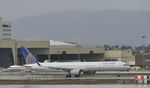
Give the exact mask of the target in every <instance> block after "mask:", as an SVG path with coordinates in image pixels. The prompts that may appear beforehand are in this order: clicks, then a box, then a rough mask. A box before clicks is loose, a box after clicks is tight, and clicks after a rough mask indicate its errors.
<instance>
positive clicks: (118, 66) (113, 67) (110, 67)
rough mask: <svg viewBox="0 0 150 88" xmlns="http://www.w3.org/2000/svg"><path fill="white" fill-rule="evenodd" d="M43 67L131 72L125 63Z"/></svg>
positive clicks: (85, 63)
mask: <svg viewBox="0 0 150 88" xmlns="http://www.w3.org/2000/svg"><path fill="white" fill-rule="evenodd" d="M40 65H41V67H49V68H54V69H70V70H75V69H79V70H82V71H123V70H130V66H128V65H127V64H126V63H124V62H53V63H40Z"/></svg>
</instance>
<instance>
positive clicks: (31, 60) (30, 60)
mask: <svg viewBox="0 0 150 88" xmlns="http://www.w3.org/2000/svg"><path fill="white" fill-rule="evenodd" d="M21 51H22V54H23V56H24V59H25V62H26V64H38V66H40V64H39V62H38V61H37V59H36V58H35V57H34V56H33V55H32V54H31V53H30V51H29V50H28V49H27V48H26V47H24V46H23V47H21Z"/></svg>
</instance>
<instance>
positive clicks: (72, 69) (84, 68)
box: [21, 47, 131, 77]
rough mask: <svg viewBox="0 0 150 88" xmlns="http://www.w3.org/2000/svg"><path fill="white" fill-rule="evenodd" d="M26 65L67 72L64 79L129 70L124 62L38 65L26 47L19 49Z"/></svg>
mask: <svg viewBox="0 0 150 88" xmlns="http://www.w3.org/2000/svg"><path fill="white" fill-rule="evenodd" d="M21 51H22V53H23V56H24V59H25V62H26V65H25V66H31V67H32V66H33V67H37V66H38V67H41V68H45V67H46V68H51V69H57V70H63V71H65V72H67V74H66V77H71V76H72V75H74V77H80V74H81V73H84V74H86V73H91V74H95V73H96V71H129V70H130V69H131V68H130V66H129V65H128V64H126V63H124V62H115V61H114V62H112V61H111V62H47V63H40V62H38V60H37V59H36V58H35V57H34V56H33V55H32V54H31V53H30V51H29V50H28V49H27V48H26V47H21Z"/></svg>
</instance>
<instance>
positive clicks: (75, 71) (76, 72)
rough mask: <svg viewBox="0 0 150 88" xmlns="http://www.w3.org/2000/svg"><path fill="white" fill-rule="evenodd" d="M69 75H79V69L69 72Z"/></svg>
mask: <svg viewBox="0 0 150 88" xmlns="http://www.w3.org/2000/svg"><path fill="white" fill-rule="evenodd" d="M70 74H72V75H80V69H75V70H71V71H70Z"/></svg>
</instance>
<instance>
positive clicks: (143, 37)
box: [141, 36, 147, 68]
mask: <svg viewBox="0 0 150 88" xmlns="http://www.w3.org/2000/svg"><path fill="white" fill-rule="evenodd" d="M141 38H142V39H143V53H142V56H143V57H142V59H143V68H144V67H145V66H144V64H145V61H144V60H145V59H144V51H145V42H144V39H145V38H147V37H146V36H142V37H141Z"/></svg>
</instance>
